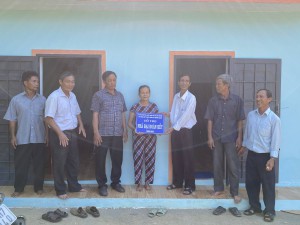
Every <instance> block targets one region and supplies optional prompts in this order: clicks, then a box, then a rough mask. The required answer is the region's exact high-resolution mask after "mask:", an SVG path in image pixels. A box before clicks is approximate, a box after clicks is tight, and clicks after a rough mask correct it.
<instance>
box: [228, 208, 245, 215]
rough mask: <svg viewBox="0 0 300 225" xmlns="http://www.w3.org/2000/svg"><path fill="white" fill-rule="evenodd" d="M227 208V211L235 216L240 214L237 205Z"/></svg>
mask: <svg viewBox="0 0 300 225" xmlns="http://www.w3.org/2000/svg"><path fill="white" fill-rule="evenodd" d="M228 210H229V212H231V214H232V215H234V216H236V217H241V216H242V214H241V212H240V211H239V210H238V209H237V207H231V208H229V209H228Z"/></svg>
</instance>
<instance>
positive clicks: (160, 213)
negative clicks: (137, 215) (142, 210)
mask: <svg viewBox="0 0 300 225" xmlns="http://www.w3.org/2000/svg"><path fill="white" fill-rule="evenodd" d="M167 212H168V211H167V210H166V209H151V210H150V211H149V212H148V216H149V217H150V218H153V217H155V216H158V217H160V216H164V215H166V213H167Z"/></svg>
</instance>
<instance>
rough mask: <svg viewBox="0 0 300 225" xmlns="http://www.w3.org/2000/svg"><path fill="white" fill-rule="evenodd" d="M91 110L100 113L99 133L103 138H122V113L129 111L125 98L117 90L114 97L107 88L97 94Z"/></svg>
mask: <svg viewBox="0 0 300 225" xmlns="http://www.w3.org/2000/svg"><path fill="white" fill-rule="evenodd" d="M91 110H92V111H93V112H98V113H99V118H98V119H99V124H98V127H99V133H100V135H101V136H122V135H123V126H122V125H123V123H122V113H123V112H126V111H127V108H126V104H125V100H124V96H123V95H122V94H121V92H118V91H117V90H115V94H114V95H112V94H111V93H109V92H108V90H107V89H106V88H104V89H102V90H100V91H98V92H96V93H95V94H94V96H93V99H92V106H91Z"/></svg>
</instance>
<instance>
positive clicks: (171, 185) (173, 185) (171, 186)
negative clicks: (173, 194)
mask: <svg viewBox="0 0 300 225" xmlns="http://www.w3.org/2000/svg"><path fill="white" fill-rule="evenodd" d="M176 188H178V187H176V186H175V184H170V185H168V186H167V190H169V191H170V190H174V189H176Z"/></svg>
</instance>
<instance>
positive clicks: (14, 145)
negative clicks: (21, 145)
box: [10, 136, 17, 149]
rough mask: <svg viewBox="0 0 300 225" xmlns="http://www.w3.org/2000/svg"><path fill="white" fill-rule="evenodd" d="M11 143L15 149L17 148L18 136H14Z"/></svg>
mask: <svg viewBox="0 0 300 225" xmlns="http://www.w3.org/2000/svg"><path fill="white" fill-rule="evenodd" d="M10 143H11V145H12V147H13V148H14V149H16V148H17V138H16V136H13V137H12V138H11V140H10Z"/></svg>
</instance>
